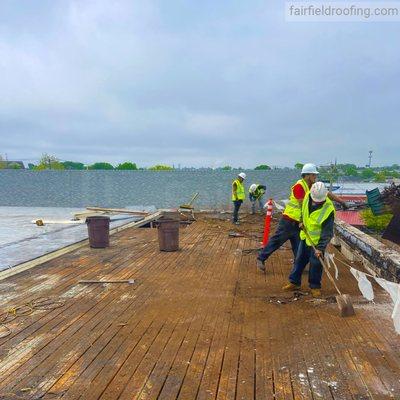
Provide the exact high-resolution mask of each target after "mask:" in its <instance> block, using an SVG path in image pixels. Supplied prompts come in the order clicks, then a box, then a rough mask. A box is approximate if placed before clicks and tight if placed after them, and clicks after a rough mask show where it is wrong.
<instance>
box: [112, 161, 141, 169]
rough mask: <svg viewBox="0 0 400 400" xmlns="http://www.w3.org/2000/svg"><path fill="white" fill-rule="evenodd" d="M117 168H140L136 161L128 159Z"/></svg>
mask: <svg viewBox="0 0 400 400" xmlns="http://www.w3.org/2000/svg"><path fill="white" fill-rule="evenodd" d="M115 169H118V170H137V169H138V168H137V165H136V164H135V163H132V162H129V161H127V162H124V163H121V164H119V165H118V166H117V167H116V168H115Z"/></svg>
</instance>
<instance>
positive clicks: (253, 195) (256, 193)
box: [249, 183, 267, 214]
mask: <svg viewBox="0 0 400 400" xmlns="http://www.w3.org/2000/svg"><path fill="white" fill-rule="evenodd" d="M266 189H267V187H266V186H264V185H259V184H257V183H253V184H252V185H250V188H249V199H250V202H251V213H252V214H255V212H256V202H258V206H259V207H260V212H263V210H264V204H263V196H264V193H265V190H266Z"/></svg>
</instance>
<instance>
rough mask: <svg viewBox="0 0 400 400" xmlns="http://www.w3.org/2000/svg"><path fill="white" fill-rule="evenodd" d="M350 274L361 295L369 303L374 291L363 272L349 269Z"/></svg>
mask: <svg viewBox="0 0 400 400" xmlns="http://www.w3.org/2000/svg"><path fill="white" fill-rule="evenodd" d="M350 272H351V273H352V274H353V275H354V277H355V278H356V279H357V282H358V288H359V289H360V292H361V293H362V295H363V296H364V297H365V298H366V299H367V300H369V301H372V300H373V299H374V289H373V288H372V284H371V282H370V281H369V280H368V278H367V277H366V275H365V273H364V272H361V271H359V270H357V269H355V268H350Z"/></svg>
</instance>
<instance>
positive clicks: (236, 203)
mask: <svg viewBox="0 0 400 400" xmlns="http://www.w3.org/2000/svg"><path fill="white" fill-rule="evenodd" d="M241 205H242V200H235V201H234V202H233V219H232V222H233V223H235V222H238V220H239V209H240V206H241Z"/></svg>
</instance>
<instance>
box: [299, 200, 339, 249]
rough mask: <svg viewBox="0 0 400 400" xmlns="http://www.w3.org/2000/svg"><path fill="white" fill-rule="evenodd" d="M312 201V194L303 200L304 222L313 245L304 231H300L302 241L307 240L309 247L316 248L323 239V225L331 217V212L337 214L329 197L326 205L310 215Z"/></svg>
mask: <svg viewBox="0 0 400 400" xmlns="http://www.w3.org/2000/svg"><path fill="white" fill-rule="evenodd" d="M310 201H311V200H310V194H309V193H308V194H307V195H306V197H305V198H304V200H303V208H302V218H303V220H302V222H303V225H304V227H305V228H306V231H307V232H308V235H309V236H310V239H311V240H312V243H310V240H309V239H308V237H307V236H306V234H305V233H304V232H303V231H300V239H301V240H304V239H305V240H306V244H307V245H308V246H311V245H312V244H313V245H314V246H316V245H317V244H318V242H319V239H320V238H321V231H322V224H323V223H324V221H325V220H326V219H327V218H328V217H329V215H330V214H331V212H333V213H335V206H334V205H333V203H332V201H331V200H330V199H329V198H328V197H327V198H326V200H325V203H324V205H323V206H322V207H321V208H319V209H318V210H315V211H313V212H312V213H311V214H310V213H309V209H308V204H309V202H310Z"/></svg>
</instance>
